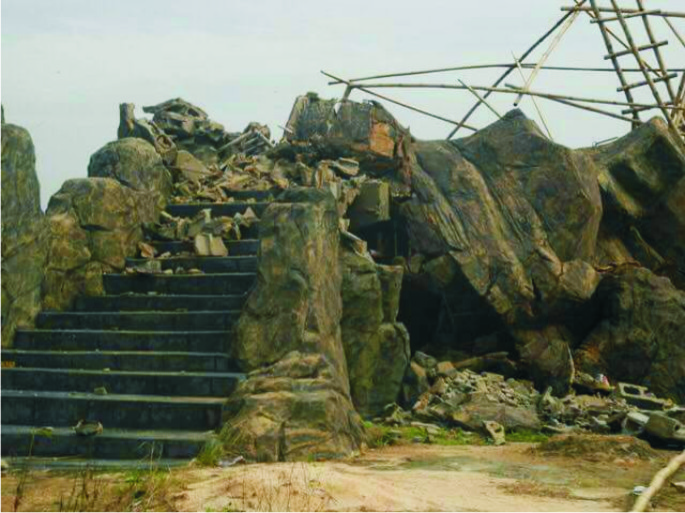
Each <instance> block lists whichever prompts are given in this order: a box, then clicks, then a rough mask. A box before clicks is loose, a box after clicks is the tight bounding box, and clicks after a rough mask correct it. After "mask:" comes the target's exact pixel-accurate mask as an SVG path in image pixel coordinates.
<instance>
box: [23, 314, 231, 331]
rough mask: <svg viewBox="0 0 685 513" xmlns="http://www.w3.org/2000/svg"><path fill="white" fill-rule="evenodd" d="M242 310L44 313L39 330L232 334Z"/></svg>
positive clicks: (39, 316)
mask: <svg viewBox="0 0 685 513" xmlns="http://www.w3.org/2000/svg"><path fill="white" fill-rule="evenodd" d="M239 315H240V310H229V311H210V312H156V311H147V312H41V313H39V314H38V316H37V317H36V327H37V328H38V329H52V330H119V331H176V330H178V331H190V330H201V331H210V330H229V329H230V328H231V326H233V323H234V322H235V321H236V320H237V319H238V316H239Z"/></svg>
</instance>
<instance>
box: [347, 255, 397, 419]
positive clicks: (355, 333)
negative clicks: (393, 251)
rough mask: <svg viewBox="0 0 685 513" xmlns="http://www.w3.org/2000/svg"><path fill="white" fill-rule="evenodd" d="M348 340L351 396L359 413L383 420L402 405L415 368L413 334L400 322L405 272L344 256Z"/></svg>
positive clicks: (362, 256) (354, 256)
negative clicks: (409, 372)
mask: <svg viewBox="0 0 685 513" xmlns="http://www.w3.org/2000/svg"><path fill="white" fill-rule="evenodd" d="M342 266H343V283H342V299H343V315H342V321H341V328H342V340H343V346H344V347H345V355H346V357H347V367H348V371H349V377H350V393H351V395H352V401H353V402H354V405H355V407H356V408H357V411H358V412H359V413H360V414H361V415H363V416H366V417H373V416H376V415H378V414H380V413H381V412H382V411H383V408H384V407H385V406H386V405H387V404H389V403H394V402H396V401H397V399H398V396H399V394H400V388H401V386H402V379H403V377H404V375H405V372H406V369H407V366H408V365H409V358H410V349H409V334H408V333H407V330H406V328H405V327H404V325H402V324H400V323H397V322H395V321H396V319H397V311H398V308H399V289H400V286H401V284H402V268H401V267H395V266H381V265H377V264H375V263H374V262H373V261H372V260H371V258H370V257H369V256H367V255H360V254H358V253H356V252H355V251H353V250H352V249H349V248H345V249H344V250H343V251H342Z"/></svg>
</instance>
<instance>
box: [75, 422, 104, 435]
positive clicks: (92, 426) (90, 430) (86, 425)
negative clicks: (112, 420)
mask: <svg viewBox="0 0 685 513" xmlns="http://www.w3.org/2000/svg"><path fill="white" fill-rule="evenodd" d="M103 430H104V428H103V427H102V424H101V423H100V422H98V421H94V420H85V419H81V420H79V421H78V422H77V423H76V425H75V426H74V432H75V433H76V434H77V435H80V436H96V435H99V434H101V433H102V431H103Z"/></svg>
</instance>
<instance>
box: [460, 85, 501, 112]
mask: <svg viewBox="0 0 685 513" xmlns="http://www.w3.org/2000/svg"><path fill="white" fill-rule="evenodd" d="M459 83H460V84H461V85H463V86H464V87H465V88H466V89H468V90H469V92H470V93H471V94H473V96H475V97H476V99H477V100H478V101H480V102H483V104H485V106H486V107H487V108H488V109H490V110H491V111H492V113H493V114H494V115H495V116H497V117H498V118H499V119H502V116H500V113H499V112H497V111H496V110H495V108H494V107H493V106H492V105H490V103H489V102H488V101H487V100H486V99H485V98H483V97H482V96H481V95H479V94H478V91H476V90H475V89H474V88H473V87H470V86H469V85H468V84H466V83H464V81H463V80H461V79H459Z"/></svg>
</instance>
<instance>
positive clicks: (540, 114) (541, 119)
mask: <svg viewBox="0 0 685 513" xmlns="http://www.w3.org/2000/svg"><path fill="white" fill-rule="evenodd" d="M511 56H512V57H513V59H514V63H516V67H517V68H518V70H519V74H520V75H521V80H523V81H524V82H525V81H526V76H525V74H524V73H523V68H521V64H520V63H519V61H518V59H517V58H516V56H515V55H514V52H511ZM530 99H531V101H532V102H533V105H534V106H535V110H536V111H537V113H538V116H540V121H542V126H544V127H545V131H546V132H547V135H548V136H549V139H550V141H554V137H552V132H551V131H550V129H549V127H548V126H547V120H545V116H543V115H542V110H541V109H540V106H539V105H538V101H537V100H536V99H535V96H531V97H530Z"/></svg>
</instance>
